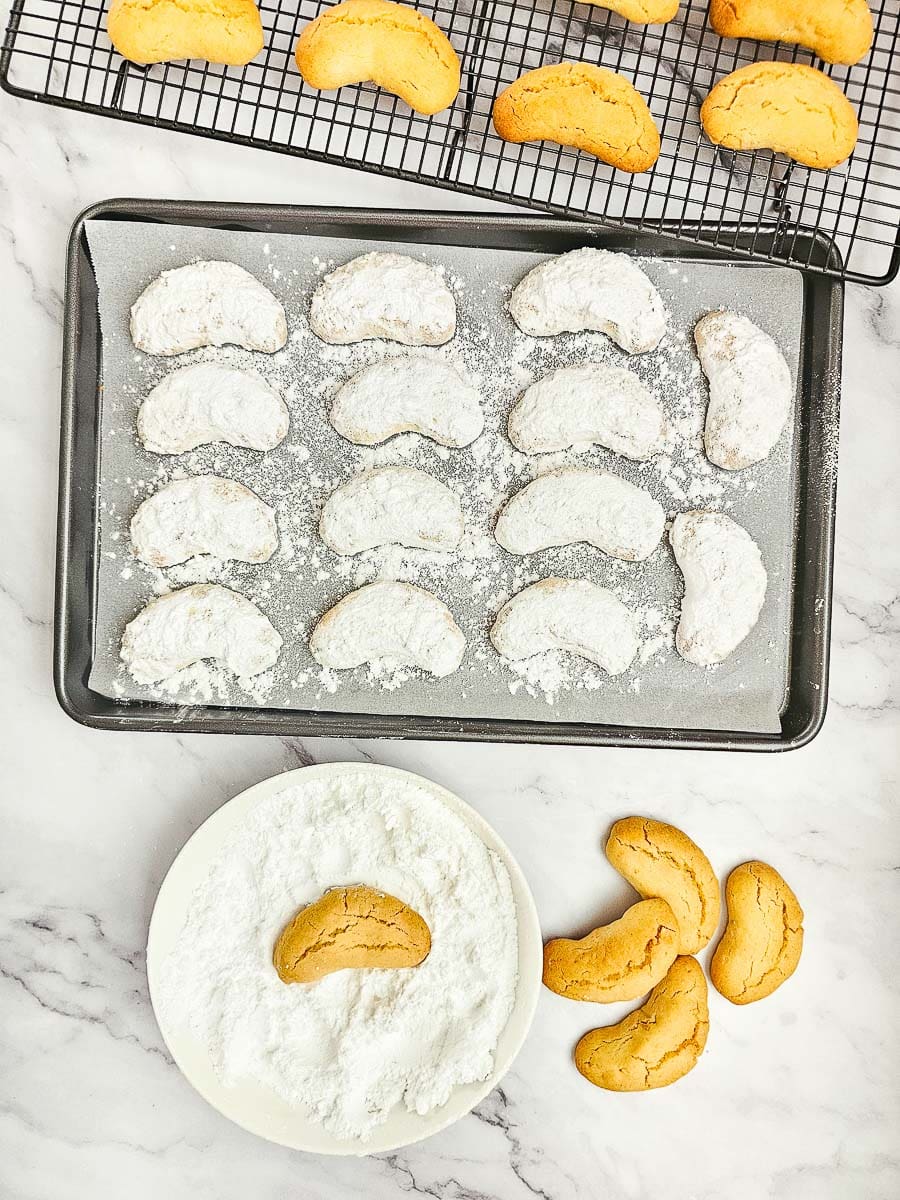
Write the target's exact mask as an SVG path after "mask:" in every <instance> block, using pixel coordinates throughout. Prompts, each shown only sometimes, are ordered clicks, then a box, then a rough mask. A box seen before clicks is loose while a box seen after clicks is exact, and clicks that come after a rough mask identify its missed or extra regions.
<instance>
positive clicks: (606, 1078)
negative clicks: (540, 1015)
mask: <svg viewBox="0 0 900 1200" xmlns="http://www.w3.org/2000/svg"><path fill="white" fill-rule="evenodd" d="M708 1033H709V1008H708V1005H707V989H706V979H705V977H704V975H703V971H702V969H701V967H700V964H699V963H698V962H697V960H696V959H695V958H688V957H682V958H676V959H675V962H674V963H673V964H672V966H671V968H670V969H669V973H668V974H667V975H666V977H665V979H663V980H662V981H661V982H660V983H658V984H657V985H656V987H655V988H654V989H653V991H652V992H651V993H650V995H649V996H648V997H647V1002H646V1004H643V1005H641V1007H640V1008H638V1009H636V1010H635V1011H634V1012H633V1013H629V1014H628V1016H627V1017H626V1018H625V1019H624V1020H623V1021H620V1022H619V1023H618V1025H606V1026H604V1027H603V1028H602V1029H592V1030H591V1031H590V1032H589V1033H586V1034H585V1035H584V1037H583V1038H582V1039H581V1041H580V1042H579V1043H578V1045H577V1046H576V1047H575V1066H576V1067H577V1068H578V1070H579V1071H580V1072H581V1074H582V1075H583V1076H584V1077H585V1079H589V1080H590V1082H591V1083H593V1084H596V1085H597V1087H602V1088H606V1089H607V1090H608V1091H611V1092H645V1091H649V1090H650V1089H651V1088H659V1087H666V1086H667V1085H668V1084H670V1083H674V1082H675V1080H676V1079H681V1077H682V1076H683V1075H687V1073H688V1071H690V1070H691V1069H692V1068H693V1067H694V1066H696V1064H697V1059H698V1058H699V1057H700V1055H701V1054H702V1053H703V1047H704V1046H705V1045H706V1035H707V1034H708Z"/></svg>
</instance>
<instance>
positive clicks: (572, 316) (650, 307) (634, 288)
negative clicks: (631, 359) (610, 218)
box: [509, 246, 666, 354]
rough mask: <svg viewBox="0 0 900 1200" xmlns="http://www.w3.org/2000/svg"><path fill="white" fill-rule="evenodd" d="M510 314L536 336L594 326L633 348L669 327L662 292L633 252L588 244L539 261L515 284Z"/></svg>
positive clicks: (651, 342)
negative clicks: (604, 248) (602, 248)
mask: <svg viewBox="0 0 900 1200" xmlns="http://www.w3.org/2000/svg"><path fill="white" fill-rule="evenodd" d="M509 315H510V316H511V317H512V319H513V320H514V321H515V323H516V324H517V325H518V327H519V328H520V329H521V330H522V332H523V333H527V334H530V335H531V337H553V336H554V335H556V334H559V333H582V332H583V331H585V330H593V331H595V332H597V333H605V334H606V336H607V337H609V338H611V339H612V341H614V342H615V343H616V345H617V346H619V347H621V349H623V350H626V351H627V352H628V353H629V354H643V353H645V352H646V351H648V350H655V349H656V347H657V346H658V345H659V343H660V342H661V341H662V338H663V334H664V333H665V332H666V308H665V305H664V304H663V302H662V298H661V297H660V294H659V292H658V291H657V290H656V288H655V287H654V286H653V284H652V283H651V282H650V280H649V279H648V278H647V276H646V275H645V274H644V272H643V271H642V270H641V268H640V267H639V266H637V264H636V263H635V262H634V261H633V260H632V259H631V258H629V257H628V255H627V254H614V253H612V252H611V251H609V250H597V249H595V248H594V247H592V246H584V247H582V248H581V249H580V250H570V251H569V252H568V254H560V255H558V256H557V257H556V258H548V259H547V260H546V262H542V263H539V264H538V266H536V267H534V268H532V270H530V271H529V272H528V274H527V275H526V276H525V277H524V279H522V280H521V281H520V282H519V283H518V284H517V285H516V287H515V288H514V290H513V293H512V296H511V297H510V300H509Z"/></svg>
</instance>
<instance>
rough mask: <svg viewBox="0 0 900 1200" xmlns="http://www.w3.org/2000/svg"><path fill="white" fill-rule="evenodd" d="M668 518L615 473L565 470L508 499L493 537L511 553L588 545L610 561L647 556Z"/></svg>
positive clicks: (646, 494) (640, 490)
mask: <svg viewBox="0 0 900 1200" xmlns="http://www.w3.org/2000/svg"><path fill="white" fill-rule="evenodd" d="M665 524H666V514H665V512H664V511H663V508H662V505H660V504H659V503H658V502H657V501H656V500H654V499H653V497H652V496H651V495H650V493H649V492H646V491H644V489H643V488H639V487H635V485H634V484H633V483H629V482H628V481H627V480H625V479H620V478H619V477H618V476H617V475H609V474H607V473H606V472H605V471H593V470H590V469H589V468H587V467H584V468H582V467H563V468H561V469H560V470H558V471H549V472H548V473H547V474H546V475H539V476H538V477H537V479H535V480H533V481H532V482H531V483H529V484H527V485H526V486H525V487H523V488H522V489H521V491H518V492H516V493H515V495H514V496H512V497H511V499H510V500H508V501H507V503H506V505H505V506H504V508H503V509H502V510H501V512H500V515H499V517H498V518H497V525H496V528H495V530H494V537H495V538H496V539H497V541H498V542H499V543H500V545H501V546H502V547H503V549H504V550H508V551H509V552H510V554H536V553H537V552H538V551H539V550H548V549H549V548H550V547H551V546H569V545H572V544H574V543H575V542H588V543H589V544H590V545H591V546H595V547H596V548H597V549H598V550H602V551H604V553H606V554H610V555H612V556H613V558H623V559H625V560H626V561H628V562H640V561H641V560H643V559H645V558H649V557H650V555H651V554H652V553H653V551H654V550H655V549H656V547H657V546H658V545H659V540H660V538H661V537H662V535H663V529H664V528H665Z"/></svg>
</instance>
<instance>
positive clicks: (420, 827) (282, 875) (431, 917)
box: [154, 770, 518, 1139]
mask: <svg viewBox="0 0 900 1200" xmlns="http://www.w3.org/2000/svg"><path fill="white" fill-rule="evenodd" d="M346 884H366V885H368V886H369V887H373V888H377V889H379V890H381V891H385V892H388V893H389V894H391V895H393V896H396V897H398V898H399V899H401V900H403V901H404V902H405V903H406V904H408V905H410V906H411V907H412V908H413V909H415V910H416V912H418V913H419V914H420V915H421V916H422V917H423V918H424V920H425V921H426V923H427V924H428V927H429V929H430V931H431V951H430V953H429V955H428V957H427V958H426V959H425V961H424V962H423V963H422V964H421V965H420V966H418V967H413V968H407V969H396V970H344V971H338V972H335V973H333V974H331V975H328V976H325V977H324V978H323V979H321V980H319V981H318V982H316V983H313V984H285V983H282V981H281V979H280V978H279V977H278V975H277V973H276V971H275V968H274V966H273V965H272V952H273V948H274V945H275V941H276V939H277V937H278V935H279V933H280V932H281V930H282V929H283V928H284V926H285V925H286V924H287V922H288V921H289V920H290V919H291V918H292V917H293V916H294V914H295V913H296V912H297V910H298V909H299V908H301V907H303V906H304V905H307V904H310V903H311V902H312V901H314V900H317V899H318V898H319V897H320V896H321V895H322V893H323V892H324V891H326V890H327V889H328V888H332V887H338V886H342V885H346ZM517 964H518V940H517V925H516V911H515V902H514V900H513V895H512V888H511V885H510V880H509V875H508V873H507V871H506V868H505V866H504V864H503V862H502V861H501V860H500V859H499V857H498V856H497V855H496V854H495V853H494V852H493V851H492V850H490V849H488V847H487V846H486V845H485V844H484V843H483V842H482V841H481V839H480V838H479V837H478V836H477V834H476V833H475V832H474V831H473V830H472V829H471V828H470V827H469V826H468V825H467V824H466V823H465V822H464V821H463V820H462V818H461V817H459V816H458V815H457V814H456V813H454V812H453V811H452V810H451V809H449V808H448V807H447V806H446V805H445V804H444V803H443V801H442V800H441V799H440V798H439V796H437V795H436V794H435V793H434V792H432V791H431V790H430V789H429V788H428V787H427V786H426V784H425V783H424V781H422V782H421V783H419V782H413V781H412V780H406V779H401V778H396V779H392V780H391V781H390V783H389V784H388V785H386V784H385V783H384V781H383V780H381V779H379V778H378V777H377V776H373V775H371V774H369V773H367V772H366V771H365V770H360V771H357V772H353V773H347V774H337V773H335V774H331V775H327V776H325V777H324V778H323V777H322V776H320V777H319V778H314V779H311V780H309V781H306V782H303V783H300V784H298V785H296V786H294V787H290V788H286V789H285V790H284V791H282V792H279V793H278V794H277V795H276V796H273V797H271V798H269V799H267V800H264V801H263V802H262V803H260V804H259V805H257V806H256V807H255V808H254V809H253V810H252V812H251V813H250V814H249V816H248V817H247V818H246V819H245V820H244V821H243V823H242V824H241V826H240V827H239V828H237V829H236V830H234V831H233V832H232V834H231V835H230V837H229V838H228V839H227V841H226V843H225V845H224V846H223V848H222V850H221V851H220V853H219V854H218V856H217V857H216V859H215V860H214V861H213V863H212V864H211V866H210V867H209V870H208V872H207V874H206V876H205V878H204V879H203V880H202V881H201V882H200V883H199V885H198V886H197V888H196V890H195V891H194V893H193V896H192V897H191V900H190V903H189V906H188V910H187V913H186V917H185V923H184V927H183V929H182V931H181V933H180V935H179V937H178V940H177V942H176V944H175V946H174V948H173V949H172V951H171V952H170V954H169V955H168V956H167V957H166V959H165V960H164V961H163V963H162V965H161V973H160V985H159V991H158V994H155V995H154V1005H155V1006H156V1008H157V1011H158V1013H159V1014H160V1018H161V1021H162V1023H163V1025H164V1027H166V1028H171V1029H173V1030H174V1029H190V1030H191V1032H192V1033H193V1035H194V1036H195V1037H196V1038H197V1039H198V1040H199V1042H201V1043H202V1045H203V1046H204V1047H205V1048H206V1050H207V1052H208V1054H209V1057H210V1060H211V1062H212V1066H213V1068H214V1069H215V1071H216V1074H217V1075H218V1076H219V1078H220V1079H221V1080H222V1082H223V1083H225V1084H226V1085H227V1086H237V1085H239V1084H241V1083H242V1082H245V1081H247V1080H254V1081H257V1082H258V1083H260V1084H262V1085H264V1086H265V1087H268V1088H271V1089H272V1090H273V1091H274V1092H276V1093H277V1094H278V1095H279V1096H280V1097H282V1098H283V1099H284V1100H285V1101H286V1102H287V1103H288V1104H291V1105H295V1106H297V1107H300V1108H302V1109H303V1110H304V1111H305V1112H306V1113H307V1114H308V1115H309V1116H310V1117H311V1118H312V1119H314V1120H317V1121H320V1122H321V1123H322V1124H323V1125H324V1126H325V1128H326V1129H328V1131H329V1132H330V1133H332V1134H334V1135H335V1136H336V1137H339V1138H363V1139H365V1138H366V1137H367V1136H369V1135H371V1133H372V1131H373V1130H375V1129H376V1128H377V1127H378V1126H379V1125H381V1124H382V1123H383V1122H384V1121H385V1120H386V1119H387V1117H388V1115H389V1114H390V1112H391V1111H392V1110H393V1109H394V1108H395V1107H396V1106H398V1105H403V1106H404V1107H405V1108H407V1109H408V1110H409V1111H411V1112H416V1113H419V1114H423V1115H424V1114H425V1113H428V1112H430V1111H431V1110H432V1109H434V1108H437V1107H439V1106H440V1105H442V1104H444V1103H446V1101H447V1100H448V1098H449V1097H450V1094H451V1093H452V1091H453V1090H454V1089H455V1088H457V1087H459V1086H461V1085H463V1084H466V1083H471V1082H474V1081H477V1080H481V1079H485V1078H486V1077H487V1076H488V1075H490V1073H491V1071H492V1069H493V1066H494V1054H495V1051H496V1047H497V1042H498V1039H499V1037H500V1034H501V1033H502V1031H503V1029H504V1027H505V1026H506V1023H507V1020H508V1019H509V1015H510V1012H511V1011H512V1007H513V1003H514V1000H515V989H516V980H517V970H518V967H517Z"/></svg>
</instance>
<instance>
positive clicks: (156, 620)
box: [120, 583, 281, 683]
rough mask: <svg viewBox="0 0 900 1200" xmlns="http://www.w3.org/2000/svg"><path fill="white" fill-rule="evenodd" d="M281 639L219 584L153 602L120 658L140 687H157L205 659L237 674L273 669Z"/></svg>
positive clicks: (130, 630) (131, 627)
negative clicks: (213, 660) (155, 685)
mask: <svg viewBox="0 0 900 1200" xmlns="http://www.w3.org/2000/svg"><path fill="white" fill-rule="evenodd" d="M280 651H281V637H280V636H279V634H278V632H277V631H276V630H275V629H274V628H273V626H272V624H271V622H270V621H269V619H268V618H267V617H266V616H265V615H264V614H263V613H262V612H260V610H259V609H258V608H257V607H256V605H255V604H253V603H252V601H250V600H248V599H247V598H246V596H241V595H240V594H239V593H238V592H232V591H231V590H230V589H229V588H225V587H220V586H219V584H217V583H195V584H194V585H193V586H192V587H185V588H180V589H179V590H178V591H177V592H169V593H168V594H167V595H165V596H160V597H159V599H158V600H151V601H150V603H149V604H148V605H147V607H146V608H145V609H143V610H142V611H141V612H139V613H138V615H137V616H136V617H135V618H134V620H133V621H131V622H129V624H128V625H126V626H125V632H124V634H123V635H122V648H121V651H120V656H121V658H122V661H123V662H124V663H125V665H126V666H127V668H128V670H129V671H130V672H131V674H132V676H133V677H134V678H135V679H136V680H137V682H138V683H157V682H159V681H160V680H161V679H168V678H169V676H170V675H174V674H175V673H176V671H181V670H182V669H183V668H184V667H189V666H191V665H192V664H193V663H197V662H200V661H202V660H203V659H205V658H212V659H215V660H216V661H217V662H219V663H221V664H222V665H223V666H224V667H227V668H228V670H229V671H231V672H233V674H235V675H237V676H239V677H243V676H248V675H258V674H259V673H260V671H265V670H266V669H267V668H268V667H271V666H273V665H274V663H275V662H276V661H277V659H278V655H279V653H280Z"/></svg>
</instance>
